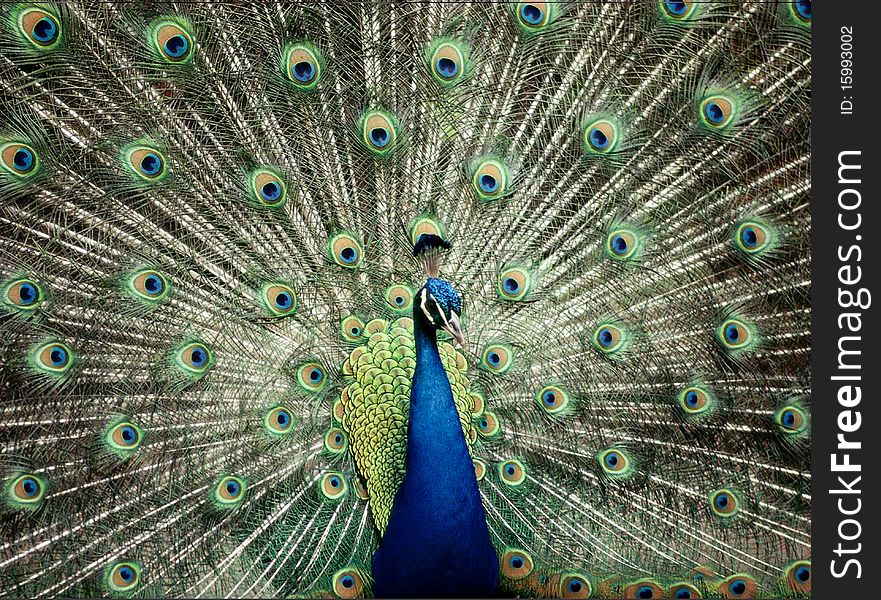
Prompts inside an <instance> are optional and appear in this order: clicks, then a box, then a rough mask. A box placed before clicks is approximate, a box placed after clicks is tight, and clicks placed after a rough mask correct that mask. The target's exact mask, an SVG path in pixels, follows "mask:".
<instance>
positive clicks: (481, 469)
mask: <svg viewBox="0 0 881 600" xmlns="http://www.w3.org/2000/svg"><path fill="white" fill-rule="evenodd" d="M471 462H473V463H474V476H475V477H476V478H477V481H482V480H483V478H484V477H486V469H487V465H486V463H485V462H484V461H483V460H481V459H479V458H475V459H472V461H471Z"/></svg>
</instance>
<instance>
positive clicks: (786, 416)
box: [780, 410, 795, 428]
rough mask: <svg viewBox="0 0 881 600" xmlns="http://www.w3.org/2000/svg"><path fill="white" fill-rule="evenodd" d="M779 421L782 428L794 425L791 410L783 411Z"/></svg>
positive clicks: (793, 414) (793, 415)
mask: <svg viewBox="0 0 881 600" xmlns="http://www.w3.org/2000/svg"><path fill="white" fill-rule="evenodd" d="M780 421H781V422H782V423H783V425H784V426H786V427H790V428H792V427H793V426H794V425H795V413H794V412H793V411H792V410H784V411H783V414H782V415H781V416H780Z"/></svg>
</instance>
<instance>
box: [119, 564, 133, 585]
mask: <svg viewBox="0 0 881 600" xmlns="http://www.w3.org/2000/svg"><path fill="white" fill-rule="evenodd" d="M118 574H119V577H120V579H122V580H123V581H125V582H126V583H129V582H131V581H132V580H133V579H134V578H135V572H134V571H133V570H132V569H130V568H129V567H122V568H121V569H119V571H118Z"/></svg>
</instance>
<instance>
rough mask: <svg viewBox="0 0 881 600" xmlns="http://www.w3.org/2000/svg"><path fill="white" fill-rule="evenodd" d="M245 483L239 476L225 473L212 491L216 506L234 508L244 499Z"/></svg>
mask: <svg viewBox="0 0 881 600" xmlns="http://www.w3.org/2000/svg"><path fill="white" fill-rule="evenodd" d="M246 491H247V484H246V483H245V481H244V480H243V479H240V478H239V477H233V476H232V475H227V476H224V477H221V478H220V479H219V480H218V481H217V483H216V484H215V486H214V491H213V492H212V495H213V498H214V504H215V505H216V506H217V507H218V508H235V507H236V506H238V505H239V504H241V503H242V501H243V500H244V499H245V492H246Z"/></svg>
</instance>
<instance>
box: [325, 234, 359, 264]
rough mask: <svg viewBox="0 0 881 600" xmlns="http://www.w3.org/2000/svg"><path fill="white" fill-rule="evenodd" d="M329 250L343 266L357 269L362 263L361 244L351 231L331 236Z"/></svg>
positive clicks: (334, 258)
mask: <svg viewBox="0 0 881 600" xmlns="http://www.w3.org/2000/svg"><path fill="white" fill-rule="evenodd" d="M328 251H329V253H330V255H331V257H332V259H333V261H334V262H335V263H336V264H338V265H339V266H341V267H345V268H347V269H356V268H358V265H360V264H361V244H360V243H359V242H358V240H356V239H355V237H354V236H353V235H351V234H349V233H345V232H343V233H338V234H336V235H335V236H333V237H332V238H330V240H329V241H328Z"/></svg>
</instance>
